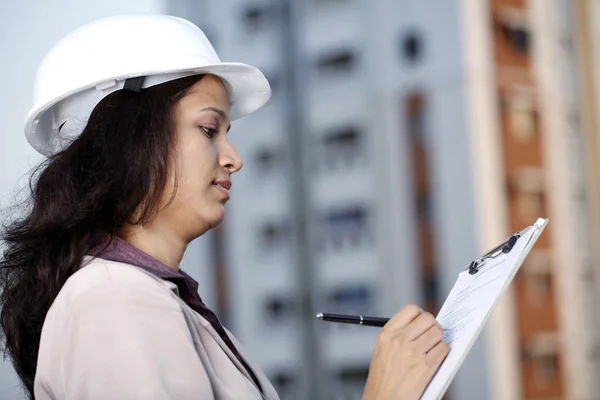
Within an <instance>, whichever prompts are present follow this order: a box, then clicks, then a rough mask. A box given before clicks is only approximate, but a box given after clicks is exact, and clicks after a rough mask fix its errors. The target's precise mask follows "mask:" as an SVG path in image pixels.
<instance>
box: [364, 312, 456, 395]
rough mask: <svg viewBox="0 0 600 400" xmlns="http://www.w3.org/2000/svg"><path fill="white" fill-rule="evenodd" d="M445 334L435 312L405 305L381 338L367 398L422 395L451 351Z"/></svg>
mask: <svg viewBox="0 0 600 400" xmlns="http://www.w3.org/2000/svg"><path fill="white" fill-rule="evenodd" d="M443 337H444V334H443V331H442V328H441V327H440V326H439V325H438V323H437V321H436V320H435V318H434V316H433V315H431V314H430V313H426V312H423V311H422V310H421V309H420V308H419V307H417V306H416V305H409V306H406V307H404V308H403V309H402V310H401V311H400V312H399V313H398V314H396V315H395V316H394V317H393V318H392V319H390V320H389V321H388V322H387V323H386V324H385V326H384V327H383V328H382V330H381V332H380V334H379V337H378V338H377V342H376V344H375V350H374V351H373V357H372V358H371V366H370V368H369V377H368V378H367V385H366V387H365V392H364V394H363V400H412V399H415V400H417V399H419V398H420V397H421V395H422V394H423V391H424V390H425V387H426V386H427V384H428V383H429V381H430V380H431V378H432V377H433V375H434V374H435V372H436V371H437V369H438V367H439V366H440V364H441V363H442V361H444V359H445V358H446V355H447V354H448V345H447V344H446V343H444V342H443V341H442V339H443Z"/></svg>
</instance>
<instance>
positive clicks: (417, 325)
mask: <svg viewBox="0 0 600 400" xmlns="http://www.w3.org/2000/svg"><path fill="white" fill-rule="evenodd" d="M433 326H439V324H438V322H437V321H436V320H435V317H434V316H433V315H431V314H430V313H427V312H424V313H422V314H421V315H419V316H418V317H417V318H415V319H414V321H412V322H411V323H410V324H409V326H408V327H407V328H406V334H407V337H408V339H410V340H416V339H417V338H418V337H419V336H421V335H422V334H424V333H425V332H427V331H428V330H429V329H430V328H431V327H433Z"/></svg>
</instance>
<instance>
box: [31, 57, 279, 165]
mask: <svg viewBox="0 0 600 400" xmlns="http://www.w3.org/2000/svg"><path fill="white" fill-rule="evenodd" d="M195 64H196V65H190V66H189V67H184V68H181V67H180V68H179V69H177V70H174V69H171V68H165V69H164V70H162V71H156V70H155V71H148V72H147V73H138V74H136V76H121V77H114V78H113V79H111V81H114V82H115V86H114V87H113V88H112V89H111V90H103V91H98V90H97V89H96V88H97V87H98V85H99V84H101V82H94V83H93V84H91V85H89V86H87V87H81V88H75V89H74V90H72V91H70V92H68V93H65V94H64V95H63V96H61V97H59V98H53V99H39V101H38V102H37V104H35V105H34V107H33V108H32V109H31V111H30V112H29V113H28V115H27V117H26V120H25V137H26V138H27V141H28V142H29V144H30V145H31V146H32V147H33V148H34V149H35V150H36V151H38V152H39V153H41V154H43V155H45V156H48V157H49V156H51V155H53V154H55V153H56V152H58V151H61V150H64V148H66V146H68V144H70V142H71V140H72V139H74V138H75V137H76V136H78V134H80V133H81V132H78V133H77V135H76V136H75V137H73V135H71V136H70V137H69V138H65V137H61V134H60V132H59V131H58V129H57V126H56V123H53V118H52V115H51V114H52V109H53V108H54V107H55V106H56V105H57V104H58V103H60V102H61V101H62V100H65V99H67V98H69V97H71V96H74V95H77V94H82V93H83V92H85V93H86V94H87V93H89V94H90V96H93V99H91V100H90V101H88V103H89V104H90V105H89V107H87V108H89V109H86V110H84V112H82V113H81V114H82V115H77V118H78V119H79V120H80V121H83V122H86V123H87V119H88V118H89V115H90V114H91V112H92V110H93V108H94V107H95V106H96V105H97V104H98V103H99V102H100V100H101V99H102V98H104V97H106V96H107V95H108V94H110V93H112V92H114V91H116V90H119V89H121V88H122V87H123V84H124V82H125V80H126V79H129V78H135V77H139V76H146V77H148V78H150V79H147V82H148V83H147V84H144V86H143V88H146V87H151V86H154V85H157V84H160V83H165V82H168V81H170V80H174V79H177V78H180V77H184V76H191V75H201V74H210V75H215V76H217V77H219V78H221V80H222V82H223V84H224V86H225V88H226V89H227V92H228V94H229V100H230V111H229V112H230V115H229V118H230V120H231V121H233V120H235V119H238V118H241V117H243V116H245V115H248V114H250V113H252V112H254V111H256V110H258V109H259V108H261V107H262V106H263V105H265V103H266V102H267V101H268V100H269V98H270V97H271V87H270V85H269V82H268V81H267V79H266V77H265V76H264V74H263V73H262V72H261V71H260V70H259V69H258V68H256V67H253V66H251V65H248V64H243V63H227V62H224V63H219V64H213V65H200V66H199V65H197V62H196V63H195ZM180 65H181V64H180ZM48 114H50V115H48ZM82 128H83V126H82V127H81V130H83V129H82Z"/></svg>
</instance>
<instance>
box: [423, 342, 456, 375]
mask: <svg viewBox="0 0 600 400" xmlns="http://www.w3.org/2000/svg"><path fill="white" fill-rule="evenodd" d="M449 351H450V348H449V347H448V345H447V344H446V343H444V342H439V343H438V344H436V345H435V346H434V347H433V348H432V349H431V350H429V352H428V353H427V354H426V355H425V358H426V359H427V363H428V364H429V366H431V367H432V368H433V369H436V370H437V369H438V368H439V366H440V364H441V363H442V362H443V361H444V359H445V358H446V356H447V355H448V353H449Z"/></svg>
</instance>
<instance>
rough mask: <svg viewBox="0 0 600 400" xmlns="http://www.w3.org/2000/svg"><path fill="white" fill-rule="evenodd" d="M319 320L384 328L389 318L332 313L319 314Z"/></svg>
mask: <svg viewBox="0 0 600 400" xmlns="http://www.w3.org/2000/svg"><path fill="white" fill-rule="evenodd" d="M317 318H319V319H320V320H322V321H329V322H341V323H345V324H358V325H366V326H378V327H380V328H381V327H382V326H384V325H385V324H386V322H388V321H389V320H390V319H389V318H380V317H367V316H363V315H344V314H331V313H318V314H317Z"/></svg>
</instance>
